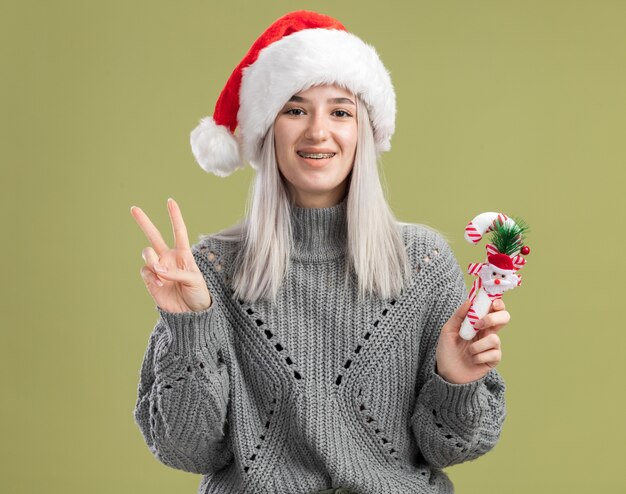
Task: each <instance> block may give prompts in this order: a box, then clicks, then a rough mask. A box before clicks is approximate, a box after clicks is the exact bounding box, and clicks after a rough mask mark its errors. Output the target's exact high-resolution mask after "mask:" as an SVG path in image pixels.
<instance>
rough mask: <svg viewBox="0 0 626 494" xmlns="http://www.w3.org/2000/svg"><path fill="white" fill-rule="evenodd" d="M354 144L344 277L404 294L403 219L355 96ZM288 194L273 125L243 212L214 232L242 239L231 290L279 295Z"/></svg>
mask: <svg viewBox="0 0 626 494" xmlns="http://www.w3.org/2000/svg"><path fill="white" fill-rule="evenodd" d="M356 113H357V132H358V135H357V147H356V154H355V158H354V166H353V168H352V171H351V172H350V174H349V179H348V180H349V184H348V187H347V192H346V196H347V197H345V200H346V219H347V251H346V254H347V262H346V272H345V278H344V279H345V282H346V283H349V280H350V275H351V272H352V273H354V274H355V275H356V277H357V280H358V294H359V299H360V300H363V299H365V298H366V297H368V296H371V297H380V298H390V297H396V296H398V295H399V293H400V291H401V290H402V288H403V287H404V286H405V284H406V283H407V282H408V280H409V278H410V273H411V269H410V265H409V260H408V257H407V253H406V249H405V247H404V243H403V241H402V236H401V231H400V224H399V223H398V222H397V220H396V218H395V217H394V215H393V213H392V211H391V209H390V208H389V205H388V204H387V201H386V199H385V194H384V191H383V188H382V184H381V181H380V177H379V173H378V156H377V153H376V148H375V144H374V136H373V130H372V125H371V122H370V119H369V113H368V111H367V108H366V106H365V104H364V103H363V102H362V101H361V99H360V98H359V97H358V96H357V98H356ZM293 205H294V201H293V199H292V198H291V197H290V196H289V192H288V189H287V187H286V186H285V183H284V179H283V177H282V176H281V174H280V172H279V170H278V165H277V163H276V154H275V147H274V128H273V127H270V129H269V131H268V133H267V135H266V136H265V139H264V142H263V147H262V162H261V163H260V164H259V167H258V171H257V173H256V176H255V179H254V183H253V186H252V189H251V193H250V195H249V197H248V202H247V205H246V216H245V219H244V220H243V221H242V222H241V223H239V224H236V225H234V226H232V227H230V228H227V229H225V230H222V231H220V232H218V233H216V234H214V235H210V236H211V237H213V238H217V239H220V240H226V241H243V245H242V246H241V248H239V250H238V253H237V258H236V262H235V271H234V274H233V278H232V287H233V291H234V293H233V297H235V298H238V299H241V300H244V301H246V302H248V303H253V302H255V301H257V300H259V299H266V300H270V301H272V302H275V301H276V294H277V292H278V290H279V288H280V286H281V285H282V283H283V281H284V278H285V274H286V272H287V270H288V269H289V263H290V258H289V254H290V251H291V245H292V225H291V214H290V210H291V207H293Z"/></svg>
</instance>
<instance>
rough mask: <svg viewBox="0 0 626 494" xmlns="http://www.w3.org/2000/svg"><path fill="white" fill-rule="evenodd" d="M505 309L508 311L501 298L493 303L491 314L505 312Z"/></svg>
mask: <svg viewBox="0 0 626 494" xmlns="http://www.w3.org/2000/svg"><path fill="white" fill-rule="evenodd" d="M504 309H506V306H505V305H504V302H503V301H502V299H501V298H497V299H495V300H494V301H493V302H492V303H491V312H495V311H499V310H504Z"/></svg>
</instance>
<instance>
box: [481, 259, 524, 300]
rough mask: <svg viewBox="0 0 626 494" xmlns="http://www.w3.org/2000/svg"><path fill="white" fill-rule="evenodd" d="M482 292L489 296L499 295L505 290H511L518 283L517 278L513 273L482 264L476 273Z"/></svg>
mask: <svg viewBox="0 0 626 494" xmlns="http://www.w3.org/2000/svg"><path fill="white" fill-rule="evenodd" d="M478 276H480V279H481V281H482V285H483V288H484V290H485V291H486V292H487V293H488V294H489V295H499V294H502V293H504V292H506V291H507V290H512V289H513V288H515V287H516V286H517V284H518V283H519V280H520V278H519V276H517V275H516V274H513V271H510V270H507V269H500V268H497V267H496V266H494V265H493V264H484V265H483V267H482V268H481V269H480V271H479V272H478Z"/></svg>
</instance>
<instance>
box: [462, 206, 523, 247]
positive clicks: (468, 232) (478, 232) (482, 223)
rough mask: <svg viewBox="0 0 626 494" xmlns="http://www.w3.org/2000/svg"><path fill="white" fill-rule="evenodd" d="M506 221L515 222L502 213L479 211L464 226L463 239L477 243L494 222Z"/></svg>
mask: <svg viewBox="0 0 626 494" xmlns="http://www.w3.org/2000/svg"><path fill="white" fill-rule="evenodd" d="M496 221H499V222H500V223H503V224H504V223H508V224H510V225H514V224H515V222H514V221H513V220H512V219H511V218H509V217H508V216H507V215H506V214H503V213H481V214H479V215H478V216H476V218H474V219H473V220H472V221H470V222H469V223H468V224H467V226H466V227H465V240H467V241H468V242H470V243H473V244H477V243H478V242H480V241H481V239H482V238H483V235H484V234H485V233H487V232H490V231H491V229H492V227H493V226H494V224H495V222H496Z"/></svg>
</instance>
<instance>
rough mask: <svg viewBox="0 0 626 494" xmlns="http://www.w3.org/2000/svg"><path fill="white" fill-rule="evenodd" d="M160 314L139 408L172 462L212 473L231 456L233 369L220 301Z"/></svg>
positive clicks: (148, 434)
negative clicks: (224, 349) (226, 356)
mask: <svg viewBox="0 0 626 494" xmlns="http://www.w3.org/2000/svg"><path fill="white" fill-rule="evenodd" d="M156 309H157V311H158V312H159V315H160V317H159V320H158V322H157V324H156V326H155V328H154V330H153V332H152V334H151V336H150V339H149V342H148V348H147V350H146V352H145V355H144V358H143V363H142V367H141V375H140V381H139V386H138V392H137V402H136V406H135V410H134V417H135V422H136V423H137V425H138V426H139V428H140V430H141V432H142V434H143V437H144V440H145V441H146V444H147V445H148V447H149V448H150V451H151V452H152V453H153V454H154V455H155V457H156V458H157V459H158V460H159V461H161V462H162V463H164V464H165V465H168V466H170V467H173V468H176V469H179V470H184V471H187V472H193V473H201V474H207V473H212V472H215V471H217V470H219V469H221V468H223V467H224V466H225V465H227V464H228V463H230V462H231V460H232V452H231V451H230V449H229V446H228V441H227V431H226V428H227V422H226V414H227V406H228V400H229V375H228V372H227V367H226V365H225V364H224V363H223V361H222V360H221V356H220V348H221V345H222V341H223V330H224V328H223V327H221V326H222V321H221V320H220V317H219V312H218V309H217V308H216V307H215V302H214V303H213V305H212V306H211V307H209V308H208V309H206V310H204V311H201V312H183V313H171V312H167V311H165V310H163V309H162V308H160V307H158V306H157V307H156Z"/></svg>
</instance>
